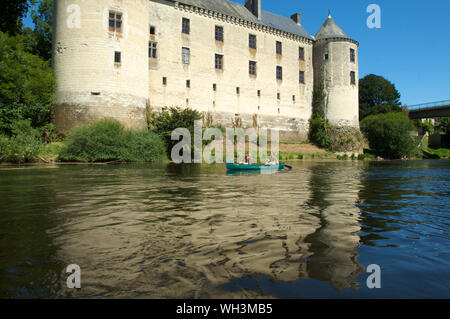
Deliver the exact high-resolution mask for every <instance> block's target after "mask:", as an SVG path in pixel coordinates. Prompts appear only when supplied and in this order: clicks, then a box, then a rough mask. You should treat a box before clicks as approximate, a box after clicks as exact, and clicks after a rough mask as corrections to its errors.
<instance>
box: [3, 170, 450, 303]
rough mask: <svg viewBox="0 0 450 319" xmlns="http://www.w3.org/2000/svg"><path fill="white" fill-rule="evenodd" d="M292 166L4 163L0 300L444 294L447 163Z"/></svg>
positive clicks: (447, 292) (448, 246)
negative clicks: (260, 170)
mask: <svg viewBox="0 0 450 319" xmlns="http://www.w3.org/2000/svg"><path fill="white" fill-rule="evenodd" d="M291 165H292V166H294V169H293V170H292V171H283V172H279V173H275V174H263V175H261V174H242V175H240V174H238V175H229V174H228V175H227V174H226V171H225V167H224V166H223V165H212V166H208V165H204V166H203V165H200V166H198V165H197V166H196V165H182V166H177V165H173V164H167V165H166V164H164V165H162V164H161V165H118V166H110V165H81V166H80V165H62V166H54V167H53V166H44V167H42V166H41V167H39V166H30V167H8V166H0V297H2V298H61V297H68V298H260V297H262V298H322V297H323V298H407V297H408V298H411V297H412V298H429V297H434V298H436V297H438V298H449V297H450V271H449V269H450V267H449V266H450V235H449V224H450V198H449V195H450V161H406V162H401V161H393V162H389V161H387V162H357V161H354V162H351V161H339V162H338V161H315V162H307V161H304V162H303V161H298V162H292V163H291ZM70 264H77V265H79V266H80V268H81V285H82V287H81V289H79V290H73V289H69V288H67V286H66V279H67V277H68V276H69V274H67V273H66V267H67V266H68V265H70ZM371 264H376V265H379V266H380V267H381V288H380V289H369V288H368V287H367V284H366V281H367V279H368V277H369V276H370V273H367V272H366V269H367V267H368V266H369V265H371Z"/></svg>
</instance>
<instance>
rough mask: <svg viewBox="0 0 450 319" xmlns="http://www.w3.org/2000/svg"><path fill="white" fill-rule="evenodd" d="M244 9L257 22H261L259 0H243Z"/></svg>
mask: <svg viewBox="0 0 450 319" xmlns="http://www.w3.org/2000/svg"><path fill="white" fill-rule="evenodd" d="M245 7H246V8H247V9H248V10H249V11H250V12H251V13H253V15H254V16H255V17H256V18H257V19H258V20H261V0H245Z"/></svg>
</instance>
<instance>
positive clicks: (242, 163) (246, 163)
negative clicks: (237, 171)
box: [238, 152, 252, 165]
mask: <svg viewBox="0 0 450 319" xmlns="http://www.w3.org/2000/svg"><path fill="white" fill-rule="evenodd" d="M238 164H240V165H251V164H252V163H251V161H250V155H249V154H248V152H247V153H245V160H244V162H239V163H238Z"/></svg>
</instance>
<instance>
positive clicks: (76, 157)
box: [59, 119, 165, 162]
mask: <svg viewBox="0 0 450 319" xmlns="http://www.w3.org/2000/svg"><path fill="white" fill-rule="evenodd" d="M164 151H165V146H164V143H163V141H162V140H161V138H160V137H159V136H157V135H156V134H154V133H152V132H149V131H146V130H143V131H135V130H127V129H125V128H124V127H123V125H122V124H121V123H120V122H119V121H117V120H114V119H104V120H100V121H98V122H94V123H93V124H90V125H85V126H80V127H77V128H74V129H73V130H72V132H71V134H70V135H69V137H68V138H67V140H66V142H65V145H64V147H62V148H61V151H60V154H59V159H60V160H62V161H76V162H110V161H120V162H151V161H159V160H162V159H163V158H164Z"/></svg>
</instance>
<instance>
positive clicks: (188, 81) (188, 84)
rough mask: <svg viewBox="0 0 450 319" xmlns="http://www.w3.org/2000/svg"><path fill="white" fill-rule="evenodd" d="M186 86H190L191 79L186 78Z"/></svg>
mask: <svg viewBox="0 0 450 319" xmlns="http://www.w3.org/2000/svg"><path fill="white" fill-rule="evenodd" d="M186 87H187V88H188V89H190V88H191V80H186Z"/></svg>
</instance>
